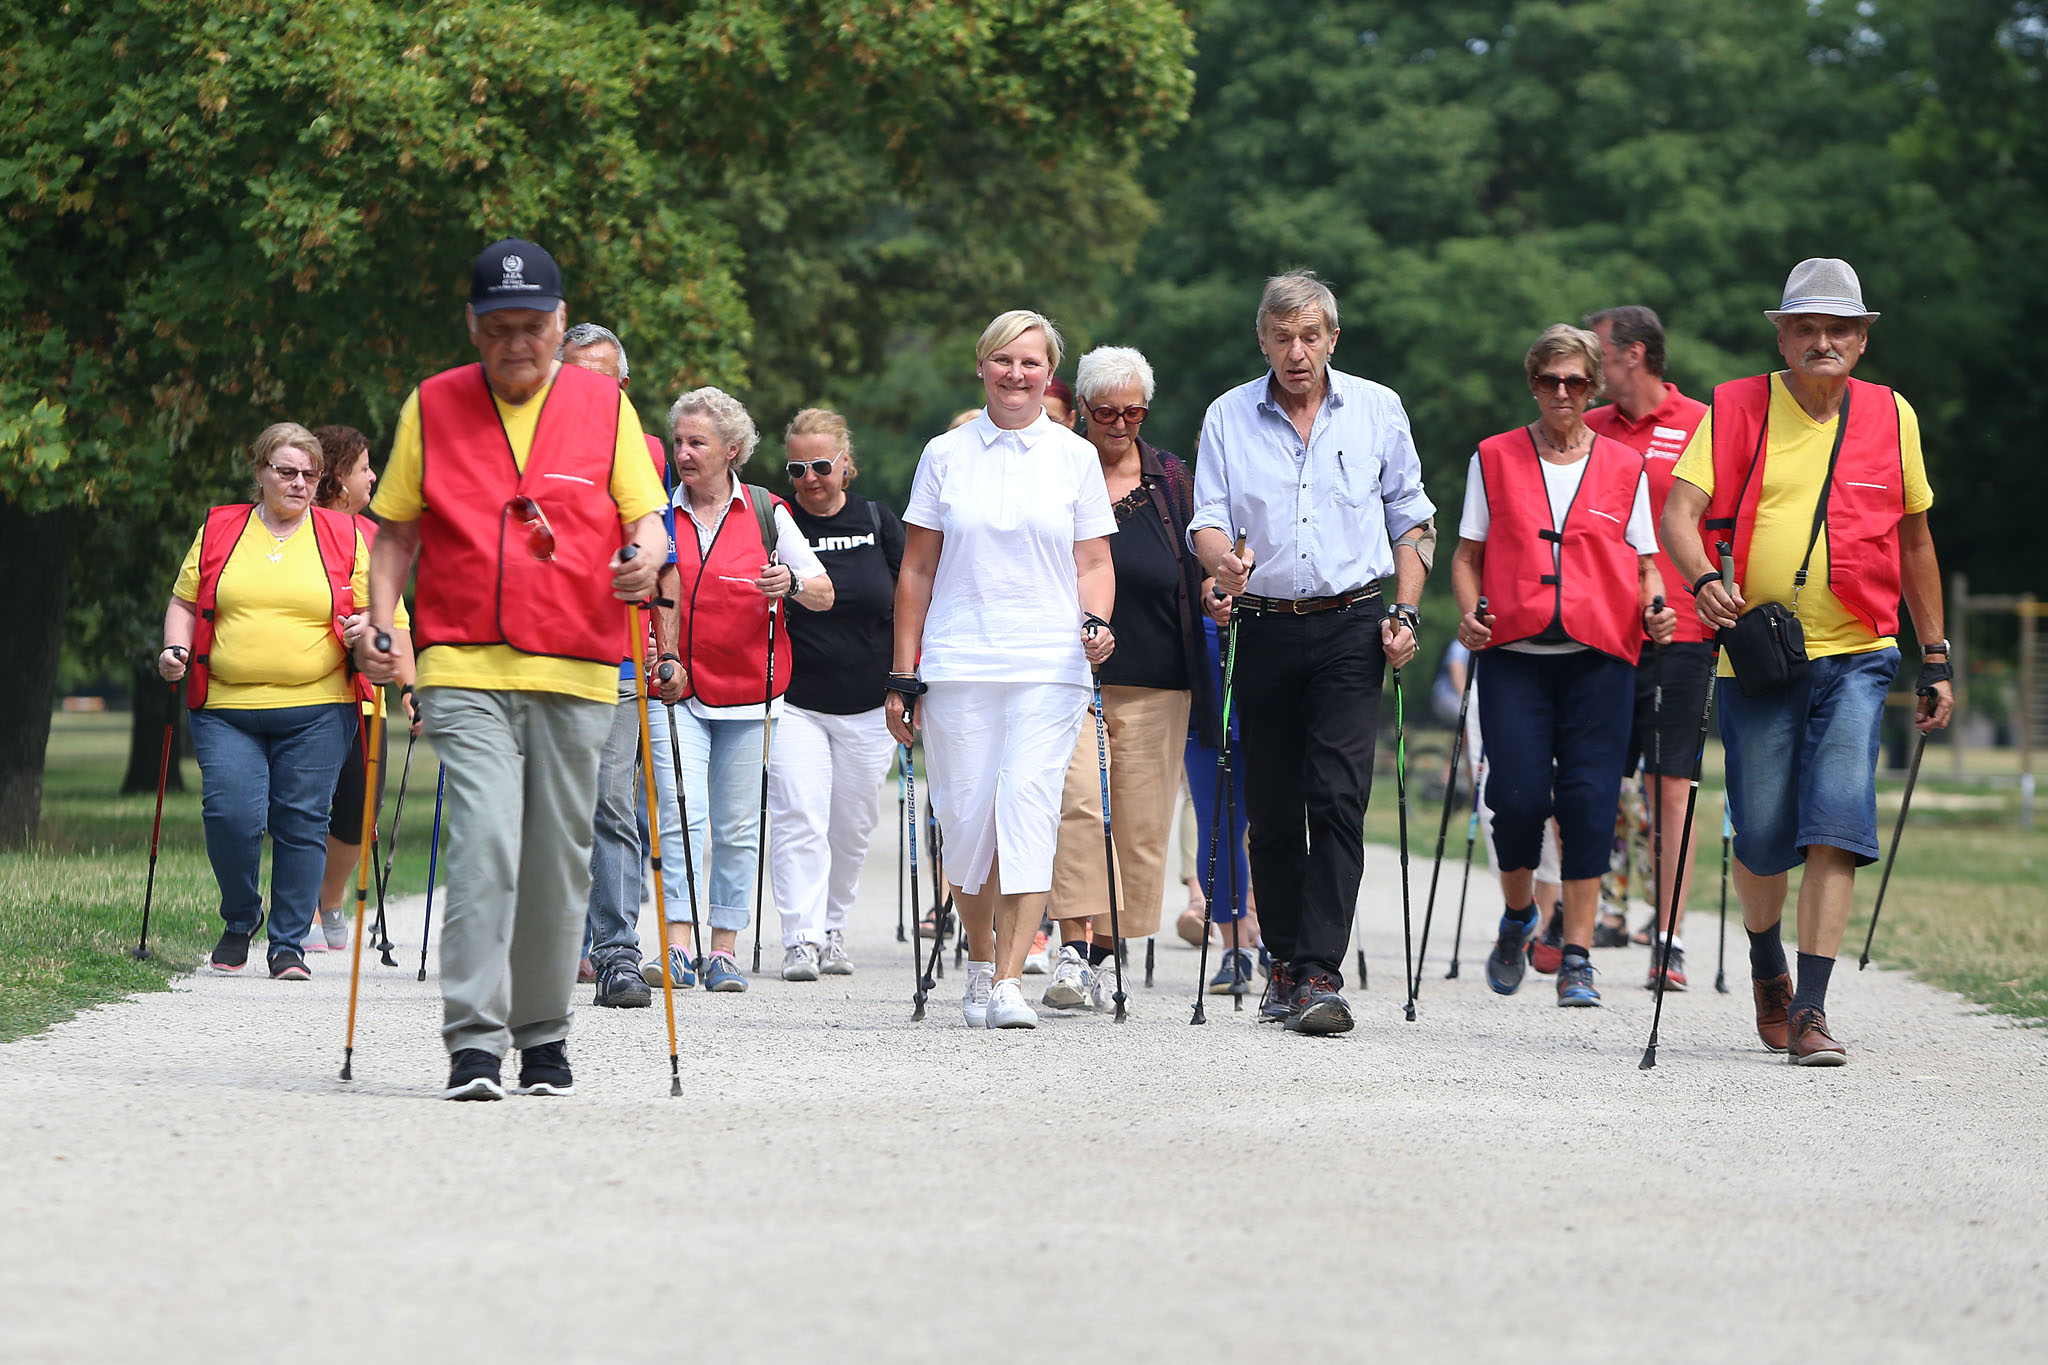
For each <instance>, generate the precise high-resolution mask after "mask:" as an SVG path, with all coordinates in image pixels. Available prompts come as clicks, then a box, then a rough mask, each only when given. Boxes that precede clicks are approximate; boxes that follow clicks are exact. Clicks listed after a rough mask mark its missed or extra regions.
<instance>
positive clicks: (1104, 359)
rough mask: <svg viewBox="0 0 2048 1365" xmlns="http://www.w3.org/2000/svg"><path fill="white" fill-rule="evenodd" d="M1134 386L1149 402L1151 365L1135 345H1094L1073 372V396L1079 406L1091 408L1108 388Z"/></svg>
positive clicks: (1150, 399)
mask: <svg viewBox="0 0 2048 1365" xmlns="http://www.w3.org/2000/svg"><path fill="white" fill-rule="evenodd" d="M1132 384H1135V385H1137V386H1138V390H1139V392H1141V393H1143V394H1144V395H1145V401H1146V402H1147V403H1150V402H1151V401H1152V362H1151V361H1149V360H1147V359H1145V353H1144V352H1143V351H1141V350H1139V349H1137V348H1136V347H1135V346H1097V347H1096V348H1095V349H1094V350H1092V351H1090V352H1089V353H1088V354H1087V355H1084V356H1082V357H1081V363H1080V365H1079V366H1077V367H1076V368H1075V370H1074V396H1075V397H1076V398H1078V399H1080V400H1081V403H1082V405H1083V406H1084V407H1085V406H1088V405H1092V404H1093V403H1094V402H1095V400H1096V399H1097V398H1099V397H1101V396H1102V395H1103V394H1105V393H1108V392H1109V391H1110V390H1111V389H1121V388H1127V387H1129V386H1130V385H1132Z"/></svg>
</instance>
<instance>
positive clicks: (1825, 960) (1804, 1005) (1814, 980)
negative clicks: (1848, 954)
mask: <svg viewBox="0 0 2048 1365" xmlns="http://www.w3.org/2000/svg"><path fill="white" fill-rule="evenodd" d="M1834 971H1835V960H1834V959H1833V958H1831V957H1820V956H1818V955H1816V954H1814V953H1801V954H1800V955H1799V985H1798V987H1797V988H1796V989H1795V990H1794V991H1793V992H1792V1013H1793V1014H1795V1015H1797V1014H1798V1013H1799V1011H1801V1010H1819V1011H1820V1012H1821V1013H1822V1014H1826V1013H1827V1009H1828V978H1829V977H1830V976H1832V975H1834Z"/></svg>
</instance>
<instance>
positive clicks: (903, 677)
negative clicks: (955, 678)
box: [883, 673, 931, 710]
mask: <svg viewBox="0 0 2048 1365" xmlns="http://www.w3.org/2000/svg"><path fill="white" fill-rule="evenodd" d="M883 690H884V691H886V692H894V693H895V694H896V695H897V696H899V697H901V698H903V705H904V708H905V709H906V710H907V709H909V707H910V706H911V704H912V703H914V702H915V701H916V700H917V699H918V698H919V697H921V696H923V695H924V694H925V693H926V692H929V691H930V690H931V689H930V687H928V686H927V685H926V683H925V681H924V679H922V678H920V677H918V676H917V674H915V673H891V674H890V675H889V681H888V682H887V683H886V684H885V685H884V687H883Z"/></svg>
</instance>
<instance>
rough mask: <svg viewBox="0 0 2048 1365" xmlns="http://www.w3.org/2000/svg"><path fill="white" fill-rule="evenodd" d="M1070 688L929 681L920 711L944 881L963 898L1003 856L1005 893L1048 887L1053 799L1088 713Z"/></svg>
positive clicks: (1054, 842)
mask: <svg viewBox="0 0 2048 1365" xmlns="http://www.w3.org/2000/svg"><path fill="white" fill-rule="evenodd" d="M1088 696H1089V692H1088V689H1087V688H1085V687H1081V686H1078V685H1076V684H1074V683H1051V682H1028V683H1024V682H1020V683H1007V682H934V683H932V684H931V690H930V692H928V693H927V694H926V695H925V697H924V700H923V703H922V706H921V708H920V709H921V713H922V724H923V727H924V752H925V760H926V763H927V765H928V768H929V773H928V778H927V780H928V782H929V785H930V800H931V807H932V811H933V813H934V814H936V815H937V816H938V819H939V829H940V831H941V832H942V833H943V834H944V835H945V839H946V877H947V879H948V880H949V881H951V882H952V883H953V885H955V886H957V887H959V888H960V889H961V890H962V891H964V892H966V893H967V894H968V895H970V896H972V895H978V894H980V892H981V889H982V884H983V883H984V882H986V881H987V880H988V873H989V868H990V867H991V866H992V865H993V864H994V862H995V858H996V850H997V849H998V848H1000V849H1001V850H1002V873H1001V884H1000V885H999V886H998V887H997V888H996V889H997V890H998V891H999V892H1000V893H1001V894H1003V895H1006V896H1017V895H1028V894H1031V893H1033V892H1042V891H1050V890H1051V889H1052V863H1053V852H1054V850H1055V848H1056V847H1057V846H1058V843H1059V832H1060V797H1061V794H1062V792H1063V791H1064V789H1065V786H1066V777H1067V764H1068V763H1069V762H1070V761H1071V760H1072V759H1073V757H1074V743H1075V740H1076V738H1077V737H1078V736H1079V735H1080V733H1081V718H1082V716H1083V715H1085V714H1086V712H1087V707H1088Z"/></svg>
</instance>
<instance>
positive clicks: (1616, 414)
mask: <svg viewBox="0 0 2048 1365" xmlns="http://www.w3.org/2000/svg"><path fill="white" fill-rule="evenodd" d="M1706 415H1707V405H1706V404H1705V403H1702V402H1700V401H1699V400H1698V399H1697V398H1687V397H1686V396H1685V395H1684V394H1682V393H1680V392H1679V391H1678V386H1677V385H1676V384H1672V383H1669V382H1668V381H1667V382H1666V383H1665V385H1664V401H1662V402H1661V403H1659V404H1658V405H1657V410H1656V411H1655V412H1651V413H1647V414H1645V415H1644V417H1643V419H1642V421H1640V422H1632V421H1630V420H1629V418H1628V414H1627V413H1625V412H1623V411H1622V410H1621V408H1620V406H1619V405H1618V404H1614V403H1609V404H1606V405H1605V406H1603V407H1597V408H1594V409H1592V410H1591V411H1589V412H1588V413H1587V414H1586V425H1587V426H1589V427H1591V428H1593V430H1594V431H1596V432H1598V433H1600V435H1602V436H1611V437H1613V438H1614V439H1615V440H1617V441H1619V442H1621V443H1622V444H1623V445H1625V446H1627V447H1628V448H1629V449H1630V450H1633V451H1635V452H1636V453H1637V454H1638V455H1641V456H1642V457H1643V477H1644V478H1645V479H1647V480H1648V481H1649V485H1650V516H1651V517H1652V519H1655V518H1659V517H1662V516H1663V515H1664V503H1665V500H1666V499H1668V498H1669V497H1670V496H1671V485H1672V484H1674V483H1676V482H1677V481H1678V480H1677V479H1676V478H1675V477H1674V472H1675V471H1676V470H1677V468H1678V459H1679V457H1680V456H1681V455H1683V454H1685V449H1686V447H1687V446H1689V445H1691V444H1692V436H1693V433H1694V432H1696V431H1698V430H1699V428H1700V422H1701V420H1702V419H1704V418H1705V417H1706ZM1657 572H1658V573H1659V574H1660V575H1662V577H1663V579H1664V601H1665V603H1666V604H1667V605H1669V606H1670V607H1672V608H1673V609H1674V610H1675V611H1676V612H1677V615H1678V631H1677V633H1676V634H1675V635H1674V636H1673V637H1672V638H1673V639H1676V640H1691V641H1695V642H1697V641H1701V640H1705V639H1706V638H1707V636H1708V633H1709V632H1708V630H1707V628H1706V626H1705V625H1704V624H1702V623H1701V621H1700V618H1699V613H1698V612H1695V611H1693V610H1692V609H1691V602H1692V596H1691V591H1692V590H1691V587H1690V586H1689V584H1688V583H1687V581H1686V579H1685V577H1684V575H1682V574H1680V573H1679V572H1678V566H1677V565H1676V564H1673V563H1672V562H1671V556H1670V555H1668V554H1666V553H1664V548H1663V547H1662V546H1661V545H1660V546H1658V548H1657ZM1643 638H1644V639H1645V640H1647V639H1649V638H1650V636H1649V631H1648V630H1647V629H1645V631H1644V632H1643Z"/></svg>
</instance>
